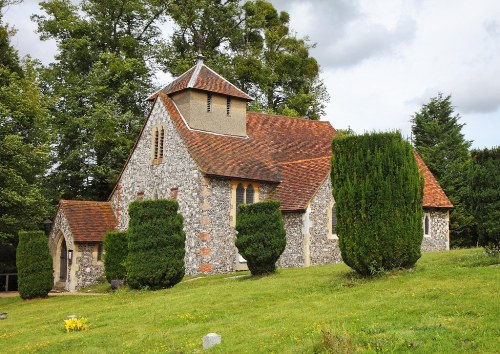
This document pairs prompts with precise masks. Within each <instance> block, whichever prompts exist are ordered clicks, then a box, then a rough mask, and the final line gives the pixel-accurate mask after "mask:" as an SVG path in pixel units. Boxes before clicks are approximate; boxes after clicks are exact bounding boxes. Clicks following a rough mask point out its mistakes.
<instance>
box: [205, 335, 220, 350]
mask: <svg viewBox="0 0 500 354" xmlns="http://www.w3.org/2000/svg"><path fill="white" fill-rule="evenodd" d="M221 341H222V338H221V336H220V335H219V334H217V333H209V334H207V335H206V336H204V337H203V349H208V348H212V347H213V346H214V345H216V344H219V343H220V342H221Z"/></svg>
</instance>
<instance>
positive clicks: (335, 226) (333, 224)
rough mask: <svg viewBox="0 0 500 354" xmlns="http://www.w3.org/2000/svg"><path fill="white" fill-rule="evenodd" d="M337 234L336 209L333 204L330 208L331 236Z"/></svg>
mask: <svg viewBox="0 0 500 354" xmlns="http://www.w3.org/2000/svg"><path fill="white" fill-rule="evenodd" d="M336 234H337V207H336V206H335V204H333V206H332V235H336Z"/></svg>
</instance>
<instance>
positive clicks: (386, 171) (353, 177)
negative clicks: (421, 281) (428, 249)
mask: <svg viewBox="0 0 500 354" xmlns="http://www.w3.org/2000/svg"><path fill="white" fill-rule="evenodd" d="M332 156H333V157H332V172H331V175H332V191H333V196H334V198H335V202H336V206H337V207H336V211H337V233H338V235H339V246H340V251H341V254H342V259H343V260H344V262H345V263H346V264H347V265H348V266H349V267H351V268H353V269H354V270H356V271H357V272H359V273H361V274H364V275H369V274H373V273H376V272H378V271H380V270H389V269H393V268H408V267H412V266H413V265H414V264H415V263H416V261H417V260H418V259H419V258H420V246H421V243H422V237H423V231H422V198H423V178H422V176H421V175H420V173H419V172H418V166H417V163H416V161H415V157H414V155H413V149H412V147H411V145H410V144H409V143H407V142H405V141H403V139H402V138H401V134H399V133H372V134H364V135H358V136H340V137H336V138H335V139H333V142H332Z"/></svg>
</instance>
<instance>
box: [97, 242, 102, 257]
mask: <svg viewBox="0 0 500 354" xmlns="http://www.w3.org/2000/svg"><path fill="white" fill-rule="evenodd" d="M97 260H98V261H102V243H99V244H97Z"/></svg>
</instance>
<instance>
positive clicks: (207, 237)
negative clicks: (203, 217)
mask: <svg viewBox="0 0 500 354" xmlns="http://www.w3.org/2000/svg"><path fill="white" fill-rule="evenodd" d="M198 237H199V239H200V240H202V241H208V240H210V234H209V233H208V232H206V231H202V232H200V235H199V236H198Z"/></svg>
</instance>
